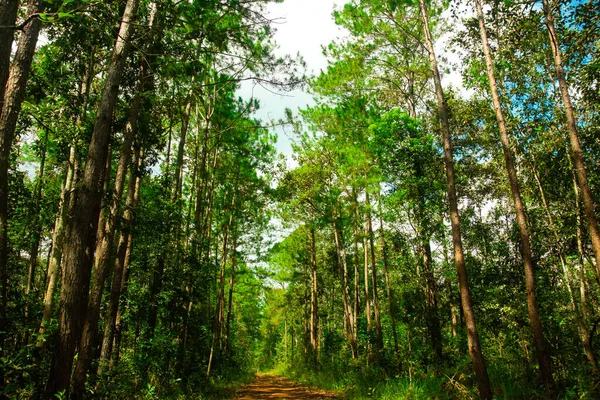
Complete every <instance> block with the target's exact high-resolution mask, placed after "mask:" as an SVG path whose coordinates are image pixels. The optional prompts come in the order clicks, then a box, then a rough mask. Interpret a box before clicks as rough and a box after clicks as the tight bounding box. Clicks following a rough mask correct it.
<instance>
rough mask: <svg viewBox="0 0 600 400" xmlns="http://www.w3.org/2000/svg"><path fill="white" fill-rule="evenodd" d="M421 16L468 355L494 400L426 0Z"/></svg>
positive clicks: (485, 395) (486, 395) (484, 392)
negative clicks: (473, 296) (472, 288)
mask: <svg viewBox="0 0 600 400" xmlns="http://www.w3.org/2000/svg"><path fill="white" fill-rule="evenodd" d="M420 8H421V16H422V18H423V29H424V33H425V42H426V45H427V50H428V52H429V63H430V68H431V72H432V73H433V81H434V83H435V93H436V97H437V101H438V112H439V117H440V127H441V131H442V136H443V142H444V164H445V167H446V168H445V169H446V182H447V186H448V189H447V191H448V205H449V208H450V224H451V227H452V243H453V245H454V261H455V264H456V272H457V275H458V286H459V291H460V297H461V306H462V310H463V314H464V320H465V325H466V328H467V340H468V344H469V355H470V356H471V363H472V364H473V369H474V370H475V374H476V376H477V385H478V387H479V396H480V397H481V398H482V399H491V398H492V388H491V386H490V381H489V378H488V373H487V367H486V365H485V359H484V357H483V353H482V352H481V345H480V343H479V334H478V332H477V325H476V323H475V312H474V311H473V301H472V299H471V291H470V289H469V281H468V278H467V268H466V265H465V256H464V250H463V245H462V236H461V230H460V215H459V213H458V200H457V196H456V178H455V175H454V157H453V155H452V137H451V136H450V125H449V123H448V105H447V104H446V98H445V96H444V91H443V89H442V80H441V78H440V71H439V68H438V64H437V58H436V56H435V50H434V46H433V40H432V38H431V32H430V30H429V18H428V16H427V6H426V3H425V0H420Z"/></svg>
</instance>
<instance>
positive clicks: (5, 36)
mask: <svg viewBox="0 0 600 400" xmlns="http://www.w3.org/2000/svg"><path fill="white" fill-rule="evenodd" d="M16 8H17V2H16V1H10V0H3V1H2V3H0V23H7V24H8V25H12V24H14V22H15V19H16V12H17V10H16ZM40 11H41V1H40V0H29V1H28V3H27V14H28V15H31V14H34V13H37V12H40ZM41 24H42V23H41V21H40V20H39V19H38V18H34V19H32V20H31V21H30V22H29V23H28V24H27V25H26V26H25V27H24V28H23V32H22V33H21V37H20V38H19V46H18V48H17V53H16V55H15V58H14V60H13V63H12V66H11V67H10V72H9V71H8V70H7V68H8V63H9V62H10V61H9V60H10V54H11V48H12V39H13V32H12V30H10V32H8V31H9V30H0V84H2V86H1V89H0V95H2V96H0V104H1V106H2V108H1V109H0V301H1V305H0V357H3V356H4V349H5V343H4V339H5V336H6V331H7V328H8V326H7V320H6V314H7V307H8V298H7V295H8V294H7V288H8V168H9V163H10V152H11V148H12V144H13V140H14V137H15V129H16V127H17V121H18V119H19V114H20V113H21V105H22V102H23V98H24V97H25V89H26V87H27V80H28V78H29V71H30V69H31V63H32V61H33V55H34V53H35V46H36V44H37V40H38V36H39V33H40V28H41ZM2 388H4V366H2V367H0V389H2Z"/></svg>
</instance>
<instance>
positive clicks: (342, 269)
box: [331, 205, 356, 358]
mask: <svg viewBox="0 0 600 400" xmlns="http://www.w3.org/2000/svg"><path fill="white" fill-rule="evenodd" d="M336 219H337V217H336V213H335V205H334V211H333V216H332V221H331V228H332V230H333V239H334V243H335V249H336V254H337V263H338V271H339V273H340V286H341V289H342V304H343V307H344V326H345V327H346V335H347V337H348V339H349V340H350V346H351V347H352V357H353V358H356V347H355V342H354V321H353V320H352V316H353V311H352V306H351V304H350V294H349V293H348V267H347V264H346V250H345V248H344V243H343V240H342V238H341V233H340V232H339V231H338V227H337V223H336Z"/></svg>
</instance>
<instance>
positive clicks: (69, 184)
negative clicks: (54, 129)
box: [36, 145, 76, 353]
mask: <svg viewBox="0 0 600 400" xmlns="http://www.w3.org/2000/svg"><path fill="white" fill-rule="evenodd" d="M75 152H76V150H75V145H72V146H71V149H70V150H69V164H68V166H67V174H66V178H65V182H64V184H63V188H62V191H61V196H60V204H59V207H58V214H57V216H56V221H55V222H54V232H53V233H52V250H51V251H50V258H49V261H48V272H47V273H46V280H47V284H46V292H45V294H44V311H43V314H42V322H41V323H40V329H39V336H38V340H37V343H36V347H37V351H38V353H40V352H41V351H42V349H43V347H44V344H45V342H46V340H45V337H44V334H45V333H46V328H47V326H48V323H49V322H50V319H51V318H52V309H53V306H54V291H55V290H56V283H57V282H58V278H59V276H60V264H61V261H62V254H63V242H64V233H65V227H66V222H67V218H68V211H69V200H70V197H71V192H72V190H73V183H74V182H73V176H74V165H75V162H76V159H75V157H76V154H75Z"/></svg>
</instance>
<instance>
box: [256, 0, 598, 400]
mask: <svg viewBox="0 0 600 400" xmlns="http://www.w3.org/2000/svg"><path fill="white" fill-rule="evenodd" d="M333 17H334V19H335V21H336V23H337V24H338V25H339V26H340V27H342V28H344V29H345V30H346V31H347V32H348V36H346V37H344V38H342V39H339V40H337V41H334V42H332V43H331V44H329V45H328V46H325V47H324V49H323V51H324V54H325V55H326V56H327V57H328V60H329V64H328V67H327V69H326V70H325V71H322V72H321V73H320V74H318V75H317V76H315V77H313V78H312V79H311V80H310V90H311V92H312V93H314V96H315V99H316V105H314V106H310V107H308V108H306V109H305V110H302V111H301V118H300V119H298V121H297V122H296V126H295V128H296V131H297V134H298V140H297V147H296V149H295V150H296V152H295V155H294V157H295V160H296V162H297V165H298V166H297V167H296V168H294V169H292V170H290V171H289V172H287V173H286V174H285V176H284V177H283V178H282V180H281V181H280V183H279V186H278V190H277V193H276V196H278V199H279V205H278V210H279V211H278V212H279V215H280V218H282V220H284V221H288V223H289V224H290V226H291V227H292V228H293V232H292V234H291V235H289V236H288V237H286V238H285V239H284V240H283V241H282V242H281V243H279V244H278V245H276V246H275V247H274V248H273V249H272V250H271V256H270V257H271V258H270V266H271V270H272V271H273V274H274V276H275V277H276V280H277V281H278V282H281V283H282V285H283V286H282V288H281V289H273V293H272V294H271V295H270V296H271V297H270V298H269V299H268V301H267V310H269V311H270V312H271V313H273V315H272V316H268V318H267V320H265V323H264V324H265V329H267V330H268V331H273V332H275V334H273V335H271V336H270V338H269V339H268V340H267V341H266V342H265V346H266V348H267V349H269V351H271V352H273V354H275V356H274V359H273V360H271V361H270V365H273V366H277V367H278V368H282V369H283V370H286V371H288V373H290V374H296V375H297V376H300V377H304V378H303V379H309V381H310V380H311V379H312V380H314V381H315V382H326V384H327V385H332V386H335V385H342V386H347V387H354V388H355V389H353V390H355V391H356V392H360V390H361V388H360V387H361V385H362V386H366V387H370V388H376V389H375V390H376V391H378V392H377V393H378V395H380V396H382V397H384V398H399V397H402V398H404V397H406V398H411V397H410V395H412V396H417V397H418V395H417V394H420V395H421V396H423V397H428V398H434V397H435V398H438V396H448V397H449V398H472V397H480V398H484V399H489V398H492V397H496V396H497V397H498V398H570V397H573V398H574V397H584V398H593V397H594V396H595V393H597V383H598V361H597V352H598V347H597V346H598V343H597V340H595V339H596V336H597V326H598V321H599V319H598V317H597V308H598V305H597V294H598V283H599V282H600V278H599V276H600V268H599V267H598V266H599V263H598V262H599V261H598V260H600V258H599V255H600V252H599V250H600V248H599V247H598V243H599V238H600V236H599V235H598V222H597V217H596V215H597V213H596V205H595V199H594V197H595V196H594V193H595V192H596V191H597V190H596V189H597V183H596V180H597V179H596V177H597V176H598V163H597V156H598V140H597V138H598V136H597V127H598V115H599V114H598V108H597V104H598V103H597V95H598V68H597V66H598V3H597V2H594V1H590V2H566V1H546V0H544V1H541V2H539V1H531V2H514V1H504V2H498V1H490V2H487V1H482V0H473V1H468V2H456V3H455V4H446V3H443V2H433V1H432V2H429V1H425V0H420V1H380V0H352V1H349V2H347V3H346V4H345V5H344V6H343V7H341V8H339V9H337V10H336V11H334V13H333ZM456 21H462V22H463V23H464V24H461V25H457V24H456ZM442 39H443V40H442ZM441 43H443V44H444V47H443V48H440V44H441ZM452 59H455V60H459V61H454V62H453V61H452ZM448 60H450V61H448ZM449 72H454V73H456V74H459V75H460V77H461V78H462V81H463V86H462V87H453V86H452V85H451V84H446V83H445V81H444V79H443V77H444V75H446V74H447V73H449ZM290 341H291V344H290ZM294 360H301V361H302V362H299V361H294ZM307 376H308V378H307ZM382 376H384V377H385V378H381V377H382ZM394 380H397V384H396V386H394V384H393V383H390V381H394ZM356 382H359V383H356ZM377 382H380V384H379V385H377ZM386 382H387V383H386ZM398 382H399V383H398ZM402 382H406V383H407V385H406V386H408V388H405V387H404V386H402ZM357 386H358V388H357ZM363 389H364V388H363ZM419 390H425V393H426V394H423V393H424V392H419ZM368 393H370V394H371V395H373V393H374V392H368ZM363 394H364V393H363ZM409 394H410V395H409ZM385 396H388V397H385ZM586 396H587V397H586ZM440 398H445V397H440Z"/></svg>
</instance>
